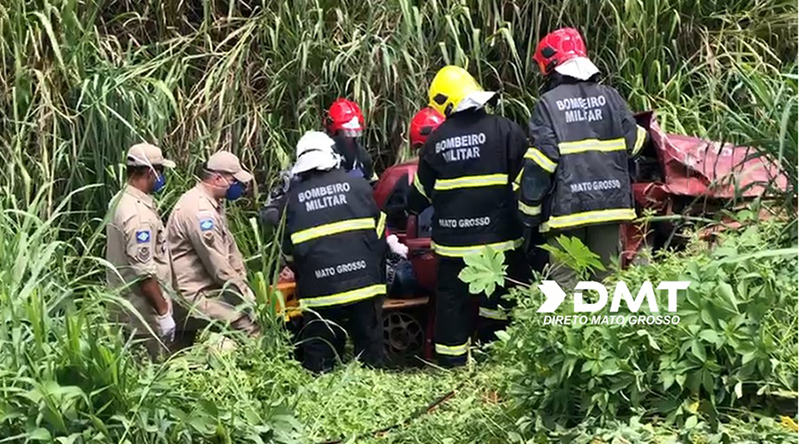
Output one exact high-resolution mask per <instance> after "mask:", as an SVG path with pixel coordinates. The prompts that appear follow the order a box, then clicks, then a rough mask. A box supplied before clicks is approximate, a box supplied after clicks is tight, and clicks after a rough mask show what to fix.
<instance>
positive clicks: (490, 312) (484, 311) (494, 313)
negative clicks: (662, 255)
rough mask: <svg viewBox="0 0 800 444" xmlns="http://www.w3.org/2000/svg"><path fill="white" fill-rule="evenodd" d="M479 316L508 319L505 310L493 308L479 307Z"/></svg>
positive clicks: (499, 319)
mask: <svg viewBox="0 0 800 444" xmlns="http://www.w3.org/2000/svg"><path fill="white" fill-rule="evenodd" d="M478 316H480V317H482V318H486V319H494V320H495V321H505V320H507V319H508V316H506V313H505V312H504V311H503V310H495V309H492V308H486V307H480V308H479V309H478Z"/></svg>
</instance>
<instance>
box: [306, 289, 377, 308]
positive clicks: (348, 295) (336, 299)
mask: <svg viewBox="0 0 800 444" xmlns="http://www.w3.org/2000/svg"><path fill="white" fill-rule="evenodd" d="M384 293H386V285H384V284H377V285H370V286H369V287H363V288H357V289H355V290H350V291H345V292H343V293H336V294H331V295H328V296H317V297H313V298H300V308H313V307H328V306H331V305H342V304H347V303H349V302H356V301H361V300H363V299H367V298H371V297H373V296H377V295H379V294H384Z"/></svg>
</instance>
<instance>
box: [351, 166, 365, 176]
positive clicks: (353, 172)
mask: <svg viewBox="0 0 800 444" xmlns="http://www.w3.org/2000/svg"><path fill="white" fill-rule="evenodd" d="M347 174H348V175H349V176H350V177H364V172H363V171H361V168H353V169H352V170H350V171H348V172H347Z"/></svg>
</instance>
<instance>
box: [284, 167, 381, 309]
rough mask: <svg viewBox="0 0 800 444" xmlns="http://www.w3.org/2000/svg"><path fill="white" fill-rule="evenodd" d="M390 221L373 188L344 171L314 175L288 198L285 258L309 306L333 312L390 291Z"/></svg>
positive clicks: (304, 179) (304, 177) (295, 186)
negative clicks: (385, 235)
mask: <svg viewBox="0 0 800 444" xmlns="http://www.w3.org/2000/svg"><path fill="white" fill-rule="evenodd" d="M385 221H386V217H385V215H384V214H383V213H381V212H380V211H378V208H377V206H376V204H375V201H374V200H373V198H372V188H371V187H370V186H369V184H368V183H367V182H366V181H365V180H364V179H362V178H360V177H351V176H350V175H348V173H347V172H346V171H344V170H343V169H333V170H330V171H324V172H318V171H313V172H309V173H305V174H303V175H302V177H301V179H300V181H299V182H296V183H293V184H292V186H291V189H290V190H289V192H288V194H287V198H286V231H287V233H286V234H287V236H288V242H286V243H285V246H284V249H285V251H284V252H285V253H286V254H287V255H289V257H290V258H291V262H293V267H292V268H293V269H294V271H295V275H296V276H297V284H298V287H297V289H298V295H299V297H300V300H301V305H302V306H304V307H310V308H313V307H327V306H334V305H344V304H350V303H353V302H357V301H360V300H364V299H367V298H370V297H373V296H377V295H381V294H384V293H385V292H386V285H385V270H384V268H383V267H384V266H385V263H384V257H385V255H386V249H387V246H386V240H385V239H384V238H383V233H384V225H385Z"/></svg>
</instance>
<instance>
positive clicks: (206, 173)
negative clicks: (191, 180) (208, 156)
mask: <svg viewBox="0 0 800 444" xmlns="http://www.w3.org/2000/svg"><path fill="white" fill-rule="evenodd" d="M215 174H217V173H216V172H214V171H211V170H209V169H208V162H203V164H202V165H200V173H199V174H198V176H200V180H202V181H203V182H206V181H208V180H209V179H211V178H212V177H214V175H215Z"/></svg>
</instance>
